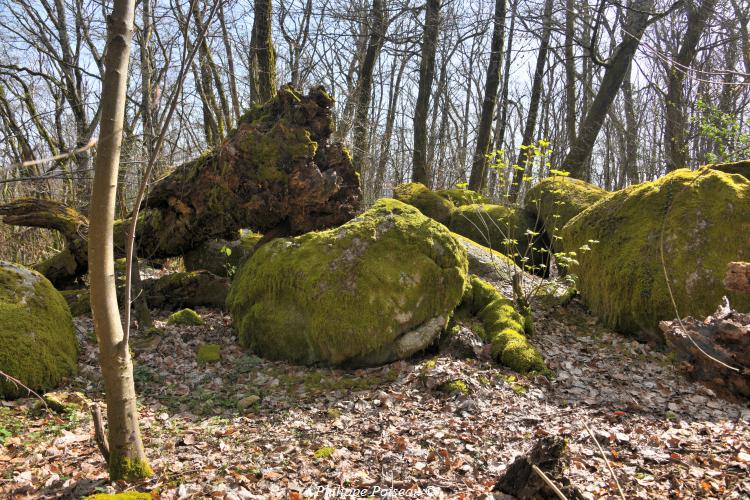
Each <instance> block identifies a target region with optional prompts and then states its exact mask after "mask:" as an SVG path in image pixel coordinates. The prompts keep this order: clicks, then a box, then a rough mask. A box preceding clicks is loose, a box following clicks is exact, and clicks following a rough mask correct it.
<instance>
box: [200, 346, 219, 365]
mask: <svg viewBox="0 0 750 500" xmlns="http://www.w3.org/2000/svg"><path fill="white" fill-rule="evenodd" d="M195 357H196V359H197V360H198V364H201V365H202V364H206V363H215V362H217V361H219V360H220V359H221V346H220V345H218V344H201V345H200V346H198V351H197V352H196V355H195Z"/></svg>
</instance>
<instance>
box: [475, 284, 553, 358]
mask: <svg viewBox="0 0 750 500" xmlns="http://www.w3.org/2000/svg"><path fill="white" fill-rule="evenodd" d="M470 280H471V288H470V289H469V290H468V291H467V292H466V294H465V295H464V300H463V303H462V304H461V308H462V309H464V310H466V311H468V313H469V314H473V315H476V316H477V317H478V318H479V319H480V320H481V321H482V326H483V329H482V330H479V331H476V332H475V333H477V334H478V335H481V336H482V338H483V339H484V340H485V342H489V343H490V344H491V346H492V347H491V349H492V350H491V352H492V357H493V358H494V359H495V360H496V361H498V362H499V363H501V364H503V365H505V366H507V367H508V368H511V369H512V370H515V371H517V372H520V373H527V372H531V371H538V372H547V371H548V370H547V368H546V366H545V364H544V359H543V358H542V356H541V355H540V354H539V352H538V351H537V350H536V348H534V346H533V345H531V343H529V341H528V339H527V338H526V336H525V329H526V328H528V325H527V322H526V320H525V319H524V317H523V315H521V314H519V313H518V311H516V309H515V307H513V303H512V302H511V301H510V299H507V298H505V297H503V295H502V294H501V293H500V292H498V291H497V290H496V289H495V288H494V287H493V286H492V285H490V284H489V283H487V282H485V281H484V280H482V279H480V278H479V277H477V276H473V275H472V276H471V278H470Z"/></svg>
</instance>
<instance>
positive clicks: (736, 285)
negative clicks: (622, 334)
mask: <svg viewBox="0 0 750 500" xmlns="http://www.w3.org/2000/svg"><path fill="white" fill-rule="evenodd" d="M724 288H726V289H727V290H729V291H730V292H744V293H750V262H730V263H729V265H728V266H727V274H726V276H725V277H724Z"/></svg>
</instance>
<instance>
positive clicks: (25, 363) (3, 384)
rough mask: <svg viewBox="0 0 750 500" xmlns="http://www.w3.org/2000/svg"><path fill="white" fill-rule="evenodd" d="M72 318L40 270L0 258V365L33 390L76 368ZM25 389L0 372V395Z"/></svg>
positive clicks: (48, 385) (56, 381) (46, 386)
mask: <svg viewBox="0 0 750 500" xmlns="http://www.w3.org/2000/svg"><path fill="white" fill-rule="evenodd" d="M77 357H78V350H77V346H76V339H75V329H74V327H73V319H72V317H71V315H70V310H69V309H68V304H67V303H66V302H65V299H64V298H63V296H62V295H61V294H60V292H58V291H57V290H55V288H54V287H53V286H52V284H51V283H50V282H49V281H48V280H47V279H46V278H45V277H44V276H42V275H41V274H39V273H38V272H36V271H32V270H30V269H27V268H25V267H23V266H20V265H16V264H12V263H9V262H4V261H0V367H2V371H4V372H5V373H7V374H8V375H10V376H12V377H14V378H16V379H18V380H20V381H21V382H22V383H23V384H24V385H26V386H28V387H29V388H31V389H33V390H36V391H45V390H47V389H50V388H52V387H55V386H56V385H58V384H59V383H60V382H61V381H62V380H63V379H64V378H66V377H69V376H71V375H73V374H75V372H76V367H77ZM26 394H27V391H26V390H25V389H23V388H22V387H18V386H16V385H15V384H13V383H11V382H9V381H7V380H5V379H4V377H0V398H8V399H11V398H17V397H21V396H24V395H26Z"/></svg>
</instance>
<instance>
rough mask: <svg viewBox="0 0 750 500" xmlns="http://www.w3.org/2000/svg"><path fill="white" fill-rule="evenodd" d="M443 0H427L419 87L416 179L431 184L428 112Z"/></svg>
mask: <svg viewBox="0 0 750 500" xmlns="http://www.w3.org/2000/svg"><path fill="white" fill-rule="evenodd" d="M441 3H442V0H427V12H426V14H425V23H424V35H423V36H424V38H423V39H422V60H421V61H420V63H419V91H418V93H417V103H416V106H415V109H414V132H413V133H414V153H413V157H412V163H413V167H412V168H413V170H412V181H413V182H421V183H423V184H426V185H428V184H429V172H428V169H427V115H428V113H429V107H430V93H431V92H432V80H433V79H434V78H435V51H436V49H437V40H438V34H439V31H438V28H439V24H440V6H441Z"/></svg>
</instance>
